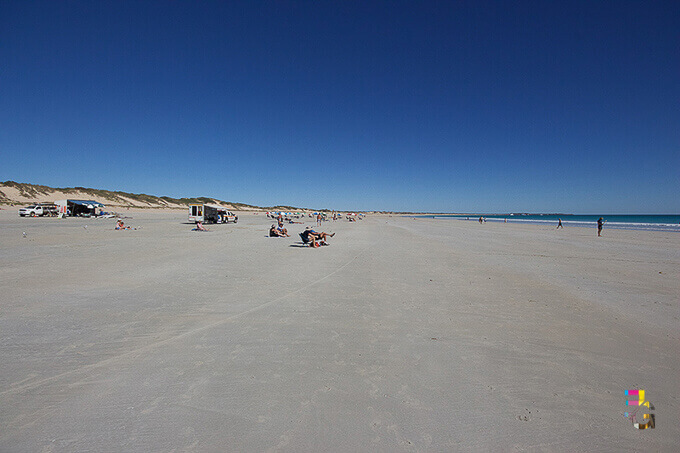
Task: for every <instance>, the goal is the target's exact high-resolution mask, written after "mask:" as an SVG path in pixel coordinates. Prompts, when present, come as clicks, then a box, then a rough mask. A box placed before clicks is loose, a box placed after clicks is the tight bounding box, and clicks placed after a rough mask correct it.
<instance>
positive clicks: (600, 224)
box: [597, 217, 606, 237]
mask: <svg viewBox="0 0 680 453" xmlns="http://www.w3.org/2000/svg"><path fill="white" fill-rule="evenodd" d="M604 222H606V220H603V219H602V217H600V218H599V219H597V237H600V236H602V227H603V226H604Z"/></svg>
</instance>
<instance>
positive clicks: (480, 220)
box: [479, 217, 484, 225]
mask: <svg viewBox="0 0 680 453" xmlns="http://www.w3.org/2000/svg"><path fill="white" fill-rule="evenodd" d="M482 222H484V217H480V218H479V224H480V225H481V224H482Z"/></svg>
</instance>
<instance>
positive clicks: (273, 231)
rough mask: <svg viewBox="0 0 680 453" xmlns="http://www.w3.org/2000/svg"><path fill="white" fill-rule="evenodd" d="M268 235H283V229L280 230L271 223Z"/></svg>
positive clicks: (277, 236)
mask: <svg viewBox="0 0 680 453" xmlns="http://www.w3.org/2000/svg"><path fill="white" fill-rule="evenodd" d="M284 229H285V228H284ZM269 237H271V238H282V237H285V234H283V231H281V230H279V229H278V228H277V226H276V224H272V227H271V228H270V229H269Z"/></svg>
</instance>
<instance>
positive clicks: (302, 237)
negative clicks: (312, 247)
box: [300, 233, 312, 245]
mask: <svg viewBox="0 0 680 453" xmlns="http://www.w3.org/2000/svg"><path fill="white" fill-rule="evenodd" d="M300 239H302V243H303V244H307V245H309V244H310V243H311V242H312V241H310V240H309V237H307V240H305V235H304V234H302V233H300Z"/></svg>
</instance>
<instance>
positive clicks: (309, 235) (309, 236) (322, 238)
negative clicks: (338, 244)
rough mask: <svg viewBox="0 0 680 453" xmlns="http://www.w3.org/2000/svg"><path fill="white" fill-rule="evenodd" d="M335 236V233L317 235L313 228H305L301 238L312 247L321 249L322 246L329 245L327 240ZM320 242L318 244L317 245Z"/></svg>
mask: <svg viewBox="0 0 680 453" xmlns="http://www.w3.org/2000/svg"><path fill="white" fill-rule="evenodd" d="M333 236H335V233H332V234H328V233H326V232H323V231H322V232H321V233H317V232H316V231H314V230H313V229H312V228H311V227H307V228H305V231H303V232H302V233H300V237H302V240H303V241H304V242H308V243H309V246H310V247H314V248H316V247H319V246H320V245H328V243H327V242H326V241H327V238H329V237H331V238H332V237H333ZM317 241H318V243H317Z"/></svg>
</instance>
